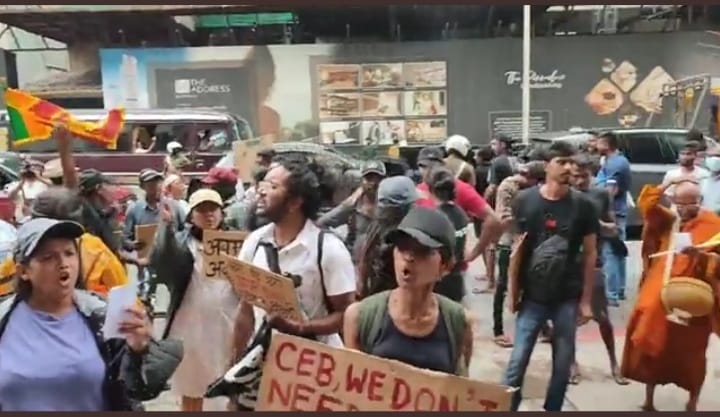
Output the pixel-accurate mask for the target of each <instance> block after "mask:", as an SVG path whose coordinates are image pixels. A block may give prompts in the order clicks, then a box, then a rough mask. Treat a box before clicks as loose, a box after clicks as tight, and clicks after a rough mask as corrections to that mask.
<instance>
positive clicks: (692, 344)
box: [621, 175, 720, 411]
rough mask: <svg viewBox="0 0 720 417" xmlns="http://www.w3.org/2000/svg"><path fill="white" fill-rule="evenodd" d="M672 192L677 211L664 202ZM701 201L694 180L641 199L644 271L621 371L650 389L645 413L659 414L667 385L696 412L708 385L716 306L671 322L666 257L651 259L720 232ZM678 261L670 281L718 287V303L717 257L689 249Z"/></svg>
mask: <svg viewBox="0 0 720 417" xmlns="http://www.w3.org/2000/svg"><path fill="white" fill-rule="evenodd" d="M668 187H673V195H672V199H671V200H672V205H673V206H672V208H668V207H664V206H663V205H662V203H661V201H662V197H663V194H664V193H665V191H666V190H667V188H668ZM701 200H702V198H701V195H700V187H699V186H698V184H697V182H696V180H695V178H694V177H692V176H690V175H688V176H685V177H680V178H676V179H674V180H673V181H672V182H671V183H668V184H664V185H660V186H651V185H646V186H645V187H643V190H642V191H641V192H640V195H639V196H638V208H639V210H640V213H641V215H642V220H643V225H644V227H643V236H642V237H643V239H642V258H643V272H642V276H641V277H642V278H641V280H640V288H639V292H638V297H637V302H636V304H635V307H634V309H633V311H632V313H631V314H630V318H629V320H628V325H627V331H626V333H625V350H624V351H623V358H622V366H621V370H622V374H623V375H624V376H625V377H627V378H629V379H632V380H634V381H638V382H641V383H643V384H645V403H644V404H643V406H642V409H643V410H644V411H654V410H655V403H654V394H655V387H656V386H657V385H665V384H675V385H677V386H678V387H680V388H682V389H684V390H685V391H688V393H689V399H688V402H687V405H686V410H687V411H696V409H697V403H698V398H699V396H700V390H701V389H702V385H703V382H704V381H705V373H706V369H707V359H706V355H707V348H708V342H709V338H710V335H711V334H712V332H713V328H714V329H715V331H716V333H720V332H718V330H719V329H720V326H719V325H720V310H718V308H717V304H716V305H715V306H714V307H713V311H712V312H711V314H710V315H706V316H703V317H690V318H688V319H687V320H682V319H681V320H672V321H671V317H668V311H667V310H666V307H665V305H664V303H663V301H662V298H663V297H662V292H663V289H664V287H665V273H666V272H665V270H666V268H667V264H668V258H667V257H666V256H667V255H666V256H658V257H653V258H650V257H649V256H650V255H651V254H653V253H657V252H664V251H667V250H672V249H673V246H674V243H673V240H674V239H673V235H674V234H676V233H688V234H689V235H690V239H691V241H692V243H693V244H699V243H703V242H706V241H708V240H710V239H711V238H713V237H714V236H715V235H716V234H718V233H720V217H718V216H717V215H716V214H715V213H713V212H711V211H710V210H705V209H702V208H701V206H700V204H701ZM677 223H679V224H678V225H677V227H676V224H677ZM715 251H717V248H715ZM673 256H674V257H673V258H672V264H671V265H670V268H671V269H670V270H671V272H670V281H672V280H674V279H675V277H689V278H695V279H696V280H698V281H700V282H703V281H704V282H705V283H707V284H709V285H710V286H711V288H713V290H714V291H713V293H714V294H713V295H714V299H715V300H717V299H718V285H717V283H718V281H717V278H718V276H720V267H719V265H720V259H719V258H718V255H717V254H716V253H709V252H706V251H705V250H701V249H696V248H694V247H693V246H689V247H687V248H686V249H683V251H682V253H679V254H675V255H673ZM716 303H717V301H716ZM683 322H684V323H683Z"/></svg>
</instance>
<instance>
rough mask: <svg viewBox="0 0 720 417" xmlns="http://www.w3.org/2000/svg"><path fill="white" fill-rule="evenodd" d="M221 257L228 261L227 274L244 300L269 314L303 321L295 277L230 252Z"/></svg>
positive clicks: (226, 263)
mask: <svg viewBox="0 0 720 417" xmlns="http://www.w3.org/2000/svg"><path fill="white" fill-rule="evenodd" d="M220 257H221V258H222V259H223V261H224V263H225V276H226V277H227V279H228V280H229V281H230V283H231V284H232V286H233V288H234V289H235V293H236V294H237V295H238V297H239V298H240V299H242V300H243V301H247V302H248V303H250V304H252V305H254V306H255V307H258V308H262V309H263V310H265V312H267V313H268V314H278V315H280V316H283V317H285V318H287V319H291V320H298V321H299V320H303V316H302V314H301V313H300V311H301V310H300V302H299V301H298V296H297V293H296V292H295V285H294V284H293V281H292V279H290V278H288V277H284V276H282V275H278V274H275V273H272V272H270V271H266V270H264V269H262V268H259V267H257V266H255V265H252V264H249V263H247V262H243V261H240V260H238V259H235V258H231V257H229V256H227V255H220Z"/></svg>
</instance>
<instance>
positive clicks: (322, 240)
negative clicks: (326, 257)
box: [317, 229, 333, 314]
mask: <svg viewBox="0 0 720 417" xmlns="http://www.w3.org/2000/svg"><path fill="white" fill-rule="evenodd" d="M326 233H328V232H327V231H326V230H323V229H320V233H318V238H317V242H318V244H317V266H318V272H320V286H321V287H322V292H323V301H324V302H325V308H326V309H327V312H328V314H331V313H333V311H332V304H331V303H330V299H329V298H328V295H327V288H326V287H325V271H323V265H322V260H323V247H324V246H325V234H326Z"/></svg>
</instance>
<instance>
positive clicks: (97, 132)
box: [5, 88, 125, 149]
mask: <svg viewBox="0 0 720 417" xmlns="http://www.w3.org/2000/svg"><path fill="white" fill-rule="evenodd" d="M5 103H6V105H7V114H8V118H9V119H10V129H11V131H12V136H13V144H15V145H22V144H25V143H30V142H36V141H40V140H47V139H50V137H51V135H52V131H53V128H54V125H55V123H56V122H58V121H61V120H62V121H64V122H65V125H66V126H67V128H68V130H69V131H70V133H72V134H73V136H75V137H78V138H80V139H84V140H88V141H91V142H94V143H97V144H99V145H102V146H105V147H106V148H108V149H116V148H117V139H118V136H119V135H120V132H121V131H122V128H123V125H124V124H125V111H124V110H123V109H112V110H110V111H109V112H108V115H107V116H106V117H105V119H103V120H101V121H100V122H97V123H92V122H82V121H79V120H77V119H75V118H74V117H72V115H71V114H70V113H69V112H68V111H67V110H65V109H64V108H62V107H60V106H58V105H56V104H53V103H51V102H49V101H45V100H42V99H40V98H37V97H35V96H33V95H30V94H28V93H25V92H23V91H20V90H15V89H12V88H8V89H6V90H5Z"/></svg>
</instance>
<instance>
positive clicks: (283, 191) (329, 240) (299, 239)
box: [234, 159, 356, 359]
mask: <svg viewBox="0 0 720 417" xmlns="http://www.w3.org/2000/svg"><path fill="white" fill-rule="evenodd" d="M319 185H320V184H319V180H318V178H317V176H316V175H315V173H314V172H312V171H311V170H310V169H309V167H308V165H307V164H304V163H302V162H301V161H300V160H293V159H281V160H279V161H277V163H273V165H272V166H271V168H270V170H269V171H268V173H267V175H265V179H264V180H263V181H261V182H260V183H259V184H258V189H257V206H256V207H257V211H258V215H260V216H262V217H265V218H267V219H268V220H269V221H270V224H268V225H265V226H263V227H261V228H259V229H257V230H255V231H254V232H252V233H251V234H250V235H249V236H248V237H247V239H246V240H245V242H244V243H243V246H242V249H241V250H240V254H239V256H238V258H239V259H240V260H241V261H244V262H248V263H251V264H253V265H255V266H258V267H260V268H264V269H267V270H270V271H273V272H275V273H284V274H294V275H298V276H300V278H301V280H302V281H301V283H300V286H298V287H297V288H296V291H297V293H298V298H299V301H300V308H301V310H302V312H303V314H304V316H305V319H304V320H302V321H294V320H289V319H286V318H283V317H280V316H278V315H270V316H269V317H267V320H268V322H269V324H270V325H271V326H272V327H273V328H275V329H277V330H279V331H282V332H284V333H288V334H292V335H297V336H305V337H311V338H316V339H318V340H319V341H321V342H324V343H327V344H329V345H331V346H336V347H339V346H342V341H341V339H340V336H339V335H338V332H339V331H340V330H341V328H342V318H343V313H344V311H345V309H346V308H347V306H348V305H350V304H351V303H352V302H353V301H354V298H355V291H356V282H355V269H354V266H353V263H352V260H351V259H350V253H349V252H348V250H347V248H346V247H345V244H344V243H343V242H342V241H341V240H340V239H339V238H338V237H336V236H335V235H333V234H332V233H327V232H324V231H323V230H321V229H320V228H318V227H317V226H316V225H315V223H314V220H315V218H316V217H317V212H318V209H319V208H320V204H321V201H320V200H321V199H320V196H319V192H320V191H319ZM256 313H257V317H258V318H259V317H262V316H264V315H265V312H264V311H262V310H260V309H257V311H254V308H253V307H252V306H251V305H250V304H248V303H247V302H243V303H242V305H241V307H240V310H239V311H238V314H237V317H236V320H235V337H234V348H235V353H236V355H235V356H234V359H237V355H238V354H240V353H241V352H242V351H243V350H244V349H245V347H246V346H247V343H248V341H249V340H250V338H251V336H252V334H253V333H254V331H255V330H256V327H257V328H259V325H260V322H259V320H256Z"/></svg>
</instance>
